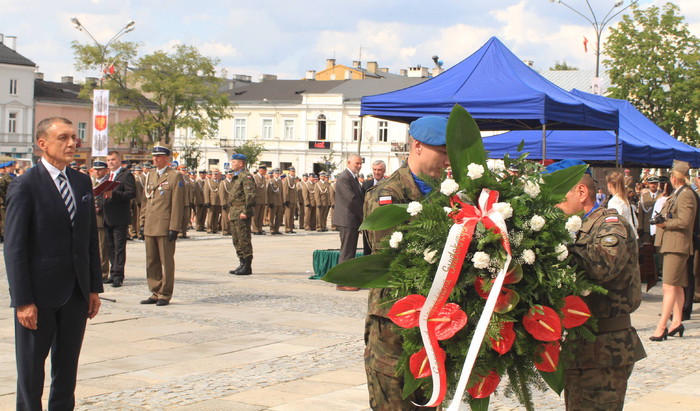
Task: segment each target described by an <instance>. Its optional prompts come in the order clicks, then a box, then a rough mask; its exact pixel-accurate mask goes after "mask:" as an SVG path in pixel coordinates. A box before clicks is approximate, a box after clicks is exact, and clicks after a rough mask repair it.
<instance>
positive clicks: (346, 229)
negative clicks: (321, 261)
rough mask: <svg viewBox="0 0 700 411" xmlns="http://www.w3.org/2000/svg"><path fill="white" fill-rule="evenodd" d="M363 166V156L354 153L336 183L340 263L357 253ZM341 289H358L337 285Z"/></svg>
mask: <svg viewBox="0 0 700 411" xmlns="http://www.w3.org/2000/svg"><path fill="white" fill-rule="evenodd" d="M361 167H362V158H361V157H360V156H358V155H352V156H350V158H348V165H347V168H346V169H345V170H343V172H342V173H340V175H339V176H338V180H337V181H336V184H335V212H334V213H333V225H335V226H336V227H337V228H338V231H339V232H340V256H339V257H338V263H342V262H344V261H347V260H350V259H352V258H354V257H355V254H356V253H357V239H358V237H359V231H358V230H359V228H360V224H362V204H363V201H364V199H363V198H364V196H363V194H362V187H361V186H360V182H359V181H358V180H357V173H359V172H360V168H361ZM336 289H337V290H340V291H356V290H358V288H355V287H344V286H337V287H336Z"/></svg>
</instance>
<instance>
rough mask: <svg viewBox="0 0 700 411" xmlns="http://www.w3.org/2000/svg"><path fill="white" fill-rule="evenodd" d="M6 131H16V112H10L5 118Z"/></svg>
mask: <svg viewBox="0 0 700 411" xmlns="http://www.w3.org/2000/svg"><path fill="white" fill-rule="evenodd" d="M7 132H8V133H16V132H17V113H10V115H9V117H8V119H7Z"/></svg>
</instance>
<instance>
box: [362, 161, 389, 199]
mask: <svg viewBox="0 0 700 411" xmlns="http://www.w3.org/2000/svg"><path fill="white" fill-rule="evenodd" d="M385 174H386V164H385V163H384V162H383V161H382V160H377V161H375V162H373V163H372V178H368V179H367V180H365V182H364V183H362V193H363V194H364V193H366V192H367V190H369V189H370V188H372V187H374V186H376V185H377V184H379V182H380V181H382V180H384V175H385Z"/></svg>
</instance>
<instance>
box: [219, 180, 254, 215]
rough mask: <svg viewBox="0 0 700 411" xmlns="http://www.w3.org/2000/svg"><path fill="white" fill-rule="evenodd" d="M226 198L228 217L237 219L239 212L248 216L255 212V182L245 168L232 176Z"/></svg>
mask: <svg viewBox="0 0 700 411" xmlns="http://www.w3.org/2000/svg"><path fill="white" fill-rule="evenodd" d="M230 190H231V191H230V192H229V193H228V196H227V198H226V204H228V206H229V211H228V215H229V219H230V220H238V219H239V216H240V214H241V213H243V214H245V215H246V217H248V218H250V217H252V216H253V215H254V214H255V182H253V175H252V174H250V172H249V171H248V170H247V169H243V170H241V172H240V173H238V175H235V176H233V183H232V185H231V188H230Z"/></svg>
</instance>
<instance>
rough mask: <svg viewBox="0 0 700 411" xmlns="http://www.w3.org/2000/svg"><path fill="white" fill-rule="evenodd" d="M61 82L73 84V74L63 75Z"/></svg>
mask: <svg viewBox="0 0 700 411" xmlns="http://www.w3.org/2000/svg"><path fill="white" fill-rule="evenodd" d="M61 83H68V84H73V76H63V77H61Z"/></svg>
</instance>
